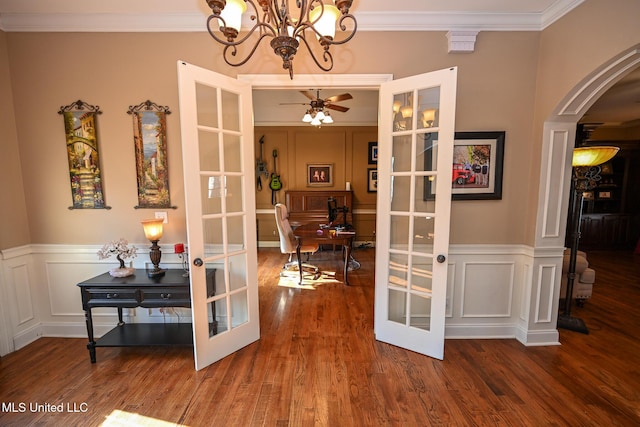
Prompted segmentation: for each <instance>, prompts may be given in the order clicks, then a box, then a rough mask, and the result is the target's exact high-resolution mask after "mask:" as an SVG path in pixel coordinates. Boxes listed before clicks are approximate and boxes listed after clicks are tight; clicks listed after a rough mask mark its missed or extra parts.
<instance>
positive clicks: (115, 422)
mask: <svg viewBox="0 0 640 427" xmlns="http://www.w3.org/2000/svg"><path fill="white" fill-rule="evenodd" d="M170 426H171V427H188V426H186V425H184V424H176V423H171V422H168V421H163V420H158V419H156V418H151V417H145V416H144V415H140V414H133V413H131V412H126V411H120V410H118V409H115V410H113V412H111V413H110V414H109V415H107V419H106V420H105V422H104V423H102V425H101V427H170Z"/></svg>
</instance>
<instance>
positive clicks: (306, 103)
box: [278, 102, 309, 105]
mask: <svg viewBox="0 0 640 427" xmlns="http://www.w3.org/2000/svg"><path fill="white" fill-rule="evenodd" d="M278 105H309V103H308V102H281V103H280V104H278Z"/></svg>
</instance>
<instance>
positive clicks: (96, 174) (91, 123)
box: [58, 100, 111, 209]
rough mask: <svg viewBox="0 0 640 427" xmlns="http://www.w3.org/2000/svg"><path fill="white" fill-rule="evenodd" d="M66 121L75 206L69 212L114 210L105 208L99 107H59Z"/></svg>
mask: <svg viewBox="0 0 640 427" xmlns="http://www.w3.org/2000/svg"><path fill="white" fill-rule="evenodd" d="M58 114H62V116H63V118H64V130H65V137H66V140H67V157H68V159H69V177H70V179H71V196H72V200H73V205H72V206H70V207H69V209H111V207H109V206H106V205H105V201H104V192H103V189H102V175H101V169H100V150H99V148H98V133H97V120H96V116H97V115H98V114H102V111H100V107H98V106H97V105H89V104H87V103H86V102H84V101H81V100H78V101H76V102H74V103H72V104H70V105H67V106H63V107H60V111H58Z"/></svg>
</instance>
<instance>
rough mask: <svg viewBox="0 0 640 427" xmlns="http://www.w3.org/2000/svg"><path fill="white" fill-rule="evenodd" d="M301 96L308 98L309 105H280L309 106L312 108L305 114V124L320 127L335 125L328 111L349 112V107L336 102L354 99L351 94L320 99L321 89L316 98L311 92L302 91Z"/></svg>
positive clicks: (288, 103) (289, 103) (287, 103)
mask: <svg viewBox="0 0 640 427" xmlns="http://www.w3.org/2000/svg"><path fill="white" fill-rule="evenodd" d="M300 93H301V94H303V95H304V96H306V97H307V98H309V99H310V100H311V102H309V103H298V102H293V103H291V102H285V103H282V104H280V105H308V106H309V107H310V108H308V109H307V111H306V112H305V113H304V116H303V117H302V122H303V123H309V124H311V125H312V126H320V125H322V124H331V123H333V117H331V114H330V113H329V111H328V110H334V111H339V112H341V113H346V112H347V111H349V107H343V106H342V105H337V104H335V102H340V101H346V100H349V99H353V96H351V94H350V93H342V94H340V95H334V96H330V97H328V98H324V99H322V98H320V89H318V90H317V91H316V95H315V96H314V95H313V93H312V92H311V91H308V90H301V91H300Z"/></svg>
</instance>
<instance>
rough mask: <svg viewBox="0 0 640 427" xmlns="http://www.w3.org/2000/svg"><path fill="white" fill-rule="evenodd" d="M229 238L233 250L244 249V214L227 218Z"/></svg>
mask: <svg viewBox="0 0 640 427" xmlns="http://www.w3.org/2000/svg"><path fill="white" fill-rule="evenodd" d="M227 239H228V241H229V245H231V248H230V250H231V251H237V250H242V249H244V216H230V217H228V218H227Z"/></svg>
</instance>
